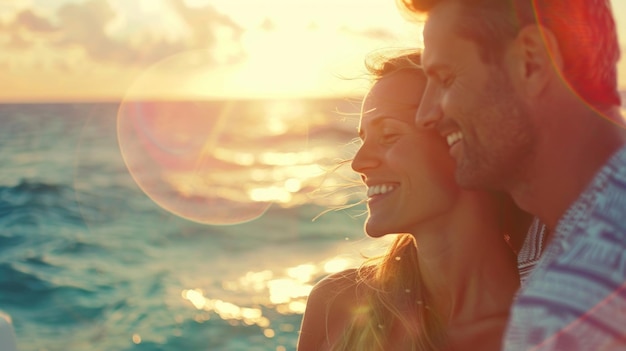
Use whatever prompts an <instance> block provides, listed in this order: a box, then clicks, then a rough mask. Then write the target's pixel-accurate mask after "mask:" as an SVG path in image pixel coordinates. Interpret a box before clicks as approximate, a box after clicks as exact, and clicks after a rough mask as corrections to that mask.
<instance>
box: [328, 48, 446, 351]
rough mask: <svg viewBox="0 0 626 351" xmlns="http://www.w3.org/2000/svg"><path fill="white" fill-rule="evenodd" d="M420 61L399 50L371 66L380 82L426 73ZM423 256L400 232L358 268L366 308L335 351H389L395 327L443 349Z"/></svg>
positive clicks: (417, 346)
mask: <svg viewBox="0 0 626 351" xmlns="http://www.w3.org/2000/svg"><path fill="white" fill-rule="evenodd" d="M420 58H421V55H420V52H419V51H416V50H405V51H394V54H393V55H392V56H389V55H384V54H381V53H376V54H375V55H372V56H369V57H368V58H367V59H366V61H365V65H366V68H367V69H368V71H369V73H370V74H371V76H372V78H373V81H377V80H379V79H380V78H382V77H384V76H386V75H388V74H391V73H393V72H396V71H399V70H403V69H410V70H415V71H417V72H422V69H421V66H420ZM417 254H418V250H417V246H416V243H415V239H414V238H413V236H412V235H410V234H398V235H397V237H396V239H395V240H394V241H393V242H392V244H391V245H390V247H389V248H388V250H387V252H386V253H385V254H384V255H382V256H378V257H372V258H369V259H367V260H366V261H365V262H364V263H363V264H362V265H361V267H359V268H358V269H357V280H358V284H366V285H367V289H364V291H366V294H367V296H362V299H359V301H361V302H362V305H361V304H359V306H358V307H357V308H356V309H355V311H353V316H352V319H351V321H350V322H349V324H348V326H347V328H346V329H345V331H344V333H343V336H342V338H341V339H340V340H339V342H338V343H336V344H335V345H334V346H333V350H335V351H340V350H344V351H347V350H366V351H374V350H376V351H378V350H380V351H383V350H385V348H386V347H387V345H388V343H389V342H390V341H391V340H390V338H391V330H392V329H394V330H400V333H401V335H403V336H404V338H403V340H402V342H403V343H405V344H407V345H410V349H411V350H420V351H422V350H423V351H426V350H429V351H430V350H433V351H434V350H439V349H441V346H442V343H443V341H444V339H445V327H444V325H443V324H442V323H441V321H440V319H439V318H438V317H437V316H436V315H434V314H433V312H432V310H430V309H429V307H428V305H429V297H428V296H426V293H425V291H424V290H423V285H422V282H421V274H420V270H419V264H418V259H417ZM396 342H397V341H396ZM407 347H409V346H407Z"/></svg>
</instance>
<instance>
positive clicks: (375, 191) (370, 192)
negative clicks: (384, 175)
mask: <svg viewBox="0 0 626 351" xmlns="http://www.w3.org/2000/svg"><path fill="white" fill-rule="evenodd" d="M395 187H396V186H395V185H393V184H378V185H372V186H371V187H369V188H368V189H367V197H372V196H375V195H382V194H385V193H388V192H390V191H392V190H393V189H395Z"/></svg>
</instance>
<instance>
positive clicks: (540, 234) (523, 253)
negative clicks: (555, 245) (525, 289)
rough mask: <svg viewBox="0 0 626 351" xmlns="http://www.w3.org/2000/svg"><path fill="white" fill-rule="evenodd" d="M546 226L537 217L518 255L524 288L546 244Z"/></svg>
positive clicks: (520, 275) (519, 270)
mask: <svg viewBox="0 0 626 351" xmlns="http://www.w3.org/2000/svg"><path fill="white" fill-rule="evenodd" d="M545 236H546V225H545V224H543V223H542V222H541V221H539V218H537V217H535V218H534V219H533V221H532V223H531V224H530V228H529V229H528V233H527V234H526V239H525V240H524V245H522V248H521V249H520V251H519V253H518V254H517V270H518V272H519V280H520V284H521V285H522V286H524V285H525V283H526V278H528V275H529V274H530V272H532V270H533V268H535V265H536V264H537V262H538V261H539V258H540V257H541V254H542V253H543V248H544V244H545V240H546V239H545Z"/></svg>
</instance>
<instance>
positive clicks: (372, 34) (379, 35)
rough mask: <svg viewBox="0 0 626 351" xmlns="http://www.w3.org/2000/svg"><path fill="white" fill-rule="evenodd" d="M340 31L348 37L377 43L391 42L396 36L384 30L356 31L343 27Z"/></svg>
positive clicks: (368, 29) (367, 29)
mask: <svg viewBox="0 0 626 351" xmlns="http://www.w3.org/2000/svg"><path fill="white" fill-rule="evenodd" d="M341 29H342V31H343V32H344V33H347V34H350V35H354V36H357V37H363V38H368V39H374V40H379V41H388V40H393V39H395V38H396V35H395V34H394V33H393V32H391V31H390V30H387V29H384V28H366V29H361V30H356V29H352V28H349V27H346V26H344V27H342V28H341Z"/></svg>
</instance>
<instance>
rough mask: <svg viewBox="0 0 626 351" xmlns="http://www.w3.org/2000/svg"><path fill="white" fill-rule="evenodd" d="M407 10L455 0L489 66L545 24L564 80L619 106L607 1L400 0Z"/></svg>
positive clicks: (463, 29)
mask: <svg viewBox="0 0 626 351" xmlns="http://www.w3.org/2000/svg"><path fill="white" fill-rule="evenodd" d="M399 1H400V2H401V3H402V4H403V5H404V7H406V8H407V9H408V10H409V11H413V12H418V13H428V12H429V11H430V10H431V9H432V8H433V7H434V6H436V5H437V4H439V3H441V2H445V1H457V2H458V3H459V4H460V5H461V6H463V7H464V9H463V20H461V21H459V22H457V30H458V33H459V35H461V36H464V37H466V38H468V39H470V40H472V41H474V42H476V43H477V44H478V45H479V46H480V47H481V55H482V58H483V60H484V61H485V62H488V63H499V62H500V59H501V57H502V53H503V50H504V47H505V45H506V44H507V43H508V42H509V41H510V40H512V39H513V38H515V36H516V35H517V33H519V31H520V29H521V28H523V27H524V26H526V25H529V24H535V23H536V24H541V25H542V26H543V27H545V28H548V29H549V30H550V31H551V32H552V33H553V34H554V36H555V37H556V39H557V42H558V45H559V49H560V51H561V54H562V56H563V76H564V78H565V79H566V80H567V82H568V84H569V85H570V86H571V87H572V89H574V90H575V91H576V93H578V95H580V96H581V97H582V98H583V99H585V101H587V102H588V103H590V104H591V105H593V106H596V107H609V106H619V105H620V104H621V102H620V96H619V93H618V91H617V62H618V61H619V56H620V52H619V44H618V40H617V32H616V28H615V20H614V18H613V14H612V9H611V4H610V1H609V0H399Z"/></svg>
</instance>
